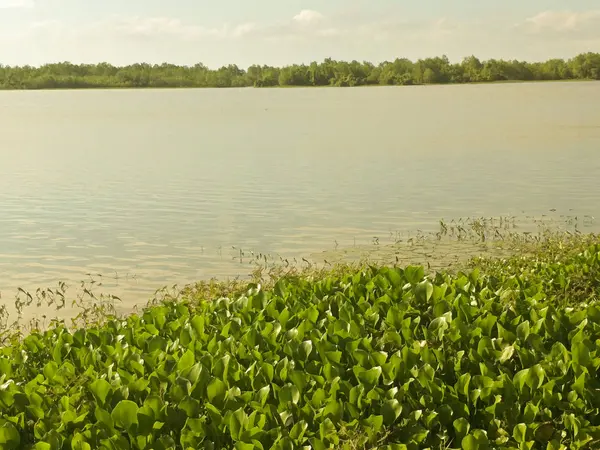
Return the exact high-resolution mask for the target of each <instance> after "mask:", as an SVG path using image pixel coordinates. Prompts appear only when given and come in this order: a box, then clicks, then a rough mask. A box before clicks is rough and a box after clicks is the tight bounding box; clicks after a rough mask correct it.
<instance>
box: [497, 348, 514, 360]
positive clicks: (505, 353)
mask: <svg viewBox="0 0 600 450" xmlns="http://www.w3.org/2000/svg"><path fill="white" fill-rule="evenodd" d="M514 352H515V348H514V347H513V346H512V345H507V346H506V347H504V349H503V350H502V353H501V354H500V358H498V360H499V361H500V362H501V363H503V364H504V363H505V362H506V361H508V360H510V359H511V358H512V356H513V354H514Z"/></svg>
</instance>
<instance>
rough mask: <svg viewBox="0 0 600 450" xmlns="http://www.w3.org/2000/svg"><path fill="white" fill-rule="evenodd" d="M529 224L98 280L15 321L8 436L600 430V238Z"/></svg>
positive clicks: (574, 435) (203, 442)
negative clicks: (187, 273)
mask: <svg viewBox="0 0 600 450" xmlns="http://www.w3.org/2000/svg"><path fill="white" fill-rule="evenodd" d="M452 226H453V225H450V224H448V225H446V227H447V232H448V233H450V232H451V227H452ZM461 227H462V225H461ZM462 228H465V227H462ZM457 230H458V227H457ZM474 233H476V234H477V233H478V231H477V230H474ZM486 239H487V235H486ZM505 239H506V237H505ZM486 242H487V240H486ZM516 242H517V244H518V245H524V246H526V248H527V252H526V253H519V254H515V255H512V256H509V257H507V258H503V259H498V258H493V257H483V258H479V259H476V260H472V261H470V262H469V264H467V265H465V268H463V269H462V270H456V271H429V272H427V271H426V270H425V268H423V267H421V266H412V265H409V266H399V265H397V266H381V265H379V266H378V265H372V264H371V265H369V264H355V265H351V264H347V265H333V266H332V267H328V268H318V267H316V266H310V267H309V266H308V265H301V266H292V265H288V266H287V267H286V266H281V265H280V266H279V267H278V268H275V266H270V267H264V266H263V267H262V268H260V269H258V268H257V271H256V272H255V280H254V281H253V282H250V283H248V282H247V281H241V280H238V281H236V282H234V283H231V284H226V283H219V282H216V281H211V282H204V283H199V284H197V285H193V286H187V287H185V288H184V289H183V290H180V289H178V288H176V287H173V288H171V289H164V290H161V291H159V292H157V296H156V299H155V300H154V301H153V302H151V303H150V304H149V305H148V306H147V307H146V308H144V309H142V310H141V311H139V312H137V313H134V314H131V315H129V316H127V317H118V316H117V315H116V312H115V308H114V303H113V300H114V299H108V300H106V299H105V300H104V301H100V300H99V297H97V296H96V295H95V294H94V293H93V292H90V294H91V295H92V297H93V298H96V299H97V300H98V301H97V303H95V305H96V308H95V309H91V310H87V316H80V317H79V319H78V321H77V320H76V321H75V322H74V323H73V324H71V326H67V324H66V323H64V322H62V323H61V322H60V321H54V322H52V323H50V324H49V326H48V327H46V328H44V329H36V328H35V327H34V328H32V329H31V330H30V332H29V334H24V333H15V332H14V331H15V330H13V332H11V331H10V330H7V331H6V332H5V334H4V346H3V347H2V348H0V447H1V448H6V449H21V448H24V449H96V448H101V449H200V448H206V449H217V448H218V449H221V448H236V449H270V448H275V449H293V448H312V449H327V448H344V449H356V448H384V449H418V448H448V449H453V448H455V449H461V448H462V449H465V450H471V449H486V448H494V449H532V448H547V449H567V448H568V449H583V448H589V449H593V448H598V447H599V446H600V414H599V412H600V411H599V409H600V382H599V381H598V377H597V373H598V369H599V368H600V305H599V303H598V299H599V296H600V240H599V238H598V236H596V235H591V234H571V235H569V234H565V233H563V234H560V235H559V234H557V233H555V234H548V235H546V236H542V237H540V239H539V240H533V238H529V237H528V238H522V241H521V240H517V241H516ZM522 248H525V247H522ZM466 266H470V268H469V269H467V268H466ZM59 290H60V291H61V292H62V287H61V288H60V289H59ZM21 295H25V297H26V298H27V299H28V300H27V301H30V300H29V299H30V297H31V301H34V300H33V299H34V297H35V296H28V295H26V293H25V294H23V293H22V294H21ZM40 295H41V296H42V295H43V294H40ZM63 296H65V294H64V293H63V295H58V297H59V301H60V304H61V305H62V304H63V300H62V299H63ZM54 301H55V300H54Z"/></svg>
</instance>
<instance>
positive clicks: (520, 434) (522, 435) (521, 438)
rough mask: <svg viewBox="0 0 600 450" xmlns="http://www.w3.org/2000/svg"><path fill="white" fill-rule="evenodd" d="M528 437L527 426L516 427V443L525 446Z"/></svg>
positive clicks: (514, 435) (514, 433)
mask: <svg viewBox="0 0 600 450" xmlns="http://www.w3.org/2000/svg"><path fill="white" fill-rule="evenodd" d="M526 435H527V425H525V424H524V423H519V424H517V425H515V428H514V429H513V437H514V438H515V441H517V442H518V443H519V444H523V443H524V442H525V441H526Z"/></svg>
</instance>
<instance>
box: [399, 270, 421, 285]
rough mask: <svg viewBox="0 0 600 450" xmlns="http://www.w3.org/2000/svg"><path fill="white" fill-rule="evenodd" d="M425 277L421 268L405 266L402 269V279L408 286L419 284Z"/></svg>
mask: <svg viewBox="0 0 600 450" xmlns="http://www.w3.org/2000/svg"><path fill="white" fill-rule="evenodd" d="M424 276H425V269H423V267H421V266H407V267H406V268H405V269H404V277H405V278H406V280H407V281H408V282H409V283H410V284H417V283H419V282H420V281H421V280H422V279H423V277H424Z"/></svg>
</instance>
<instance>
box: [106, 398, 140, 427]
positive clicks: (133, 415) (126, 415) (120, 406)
mask: <svg viewBox="0 0 600 450" xmlns="http://www.w3.org/2000/svg"><path fill="white" fill-rule="evenodd" d="M138 409H139V408H138V405H137V404H136V403H134V402H132V401H131V400H121V401H120V402H119V403H117V406H115V408H114V409H113V411H112V413H111V417H112V419H113V420H114V423H115V426H116V427H118V428H122V429H124V430H129V428H130V427H131V425H132V424H134V423H137V413H138Z"/></svg>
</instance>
